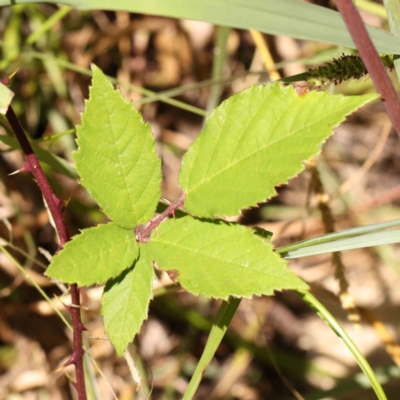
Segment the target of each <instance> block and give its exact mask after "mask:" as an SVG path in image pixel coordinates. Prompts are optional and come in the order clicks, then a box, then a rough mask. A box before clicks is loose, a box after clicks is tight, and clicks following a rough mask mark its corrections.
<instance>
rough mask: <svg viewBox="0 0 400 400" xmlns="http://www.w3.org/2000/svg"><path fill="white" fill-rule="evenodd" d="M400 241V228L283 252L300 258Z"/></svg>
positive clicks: (289, 257)
mask: <svg viewBox="0 0 400 400" xmlns="http://www.w3.org/2000/svg"><path fill="white" fill-rule="evenodd" d="M399 242H400V229H396V230H393V231H388V232H377V233H370V234H368V235H360V236H354V237H350V238H346V239H339V240H335V241H333V242H329V243H322V244H316V245H314V246H308V247H304V248H301V249H297V250H290V251H286V252H284V253H281V254H282V255H283V257H284V258H286V259H287V260H288V259H292V258H300V257H307V256H314V255H317V254H325V253H334V252H336V251H345V250H353V249H362V248H364V247H373V246H380V245H382V244H393V243H399Z"/></svg>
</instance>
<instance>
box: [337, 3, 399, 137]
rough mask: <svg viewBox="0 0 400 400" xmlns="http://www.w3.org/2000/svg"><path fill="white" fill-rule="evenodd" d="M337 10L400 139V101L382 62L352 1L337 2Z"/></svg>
mask: <svg viewBox="0 0 400 400" xmlns="http://www.w3.org/2000/svg"><path fill="white" fill-rule="evenodd" d="M336 5H337V8H338V10H339V12H340V14H341V15H342V18H343V20H344V22H345V24H346V26H347V29H348V31H349V33H350V35H351V37H352V39H353V41H354V43H355V45H356V47H357V50H358V52H359V53H360V57H361V58H362V60H363V62H364V64H365V66H366V67H367V70H368V73H369V75H370V76H371V79H372V81H373V82H374V85H375V87H376V90H377V92H378V93H379V94H380V96H381V98H382V101H383V104H384V105H385V108H386V111H387V113H388V115H389V117H390V119H391V121H392V124H393V127H394V129H395V130H396V132H397V134H398V135H399V137H400V101H399V97H398V95H397V93H396V90H395V88H394V86H393V84H392V81H391V80H390V78H389V76H388V74H387V72H386V70H385V67H384V66H383V63H382V60H381V59H380V57H379V54H378V52H377V51H376V49H375V47H374V44H373V43H372V40H371V38H370V37H369V35H368V32H367V29H366V28H365V25H364V22H363V20H362V19H361V16H360V13H359V12H358V10H357V8H356V7H355V5H354V4H353V1H352V0H336Z"/></svg>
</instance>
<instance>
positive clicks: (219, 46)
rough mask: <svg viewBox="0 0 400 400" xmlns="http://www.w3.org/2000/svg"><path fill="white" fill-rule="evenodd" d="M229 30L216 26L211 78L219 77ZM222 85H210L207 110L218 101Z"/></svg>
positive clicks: (225, 53)
mask: <svg viewBox="0 0 400 400" xmlns="http://www.w3.org/2000/svg"><path fill="white" fill-rule="evenodd" d="M230 32H231V28H227V27H225V26H219V27H218V33H217V40H216V43H215V47H214V58H213V66H212V72H211V77H212V79H215V80H217V79H221V78H222V74H223V70H224V65H225V62H226V57H227V54H228V47H227V44H228V38H229V34H230ZM221 92H222V87H221V86H219V85H212V86H211V95H210V98H209V100H208V104H207V111H208V112H211V111H212V110H214V108H215V107H217V105H218V104H219V103H220V98H221Z"/></svg>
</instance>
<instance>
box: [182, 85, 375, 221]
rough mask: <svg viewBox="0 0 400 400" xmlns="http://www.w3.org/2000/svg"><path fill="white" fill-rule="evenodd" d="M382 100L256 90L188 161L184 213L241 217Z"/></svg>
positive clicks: (222, 110)
mask: <svg viewBox="0 0 400 400" xmlns="http://www.w3.org/2000/svg"><path fill="white" fill-rule="evenodd" d="M376 97H377V95H375V94H369V95H364V96H352V97H344V96H341V95H330V94H328V93H326V92H316V91H312V92H310V93H307V94H305V95H302V96H299V95H298V94H297V93H296V91H295V90H294V89H293V88H292V87H281V86H280V85H279V84H271V85H266V86H265V85H258V86H253V87H251V88H249V89H247V90H245V91H243V92H242V93H239V94H237V95H235V96H232V97H231V98H230V99H228V100H226V101H225V102H224V103H222V104H221V106H219V107H218V108H216V109H215V110H214V112H213V113H212V114H211V115H210V117H209V118H208V120H207V124H206V126H205V129H204V131H203V132H202V133H201V134H200V135H199V136H198V138H197V139H196V140H195V142H194V143H193V144H192V146H191V147H190V149H189V150H188V152H187V153H186V154H185V156H184V158H183V161H182V169H181V172H180V176H179V183H180V186H181V187H182V189H183V190H184V191H185V192H186V199H185V207H186V209H187V210H188V211H189V212H190V213H192V214H194V215H196V216H199V217H214V216H232V215H238V214H239V213H240V210H241V209H243V208H247V207H250V206H255V205H256V204H257V203H259V202H261V201H265V200H266V199H268V198H270V197H272V196H274V195H275V194H276V191H275V186H277V185H282V184H284V183H286V182H287V181H288V179H289V178H292V177H293V176H295V175H296V174H298V173H299V172H300V171H302V170H303V169H304V166H303V164H302V161H303V160H306V159H308V158H310V157H312V156H314V155H315V154H317V153H318V152H319V151H320V146H321V144H322V143H323V141H324V140H325V139H326V138H327V137H328V136H329V135H330V134H331V133H332V129H333V128H334V127H335V126H336V125H337V124H339V123H340V122H341V121H343V120H344V118H345V117H346V115H347V114H349V113H351V112H353V111H354V110H356V109H357V108H359V107H361V106H362V105H364V104H365V103H367V102H369V101H371V100H373V99H375V98H376Z"/></svg>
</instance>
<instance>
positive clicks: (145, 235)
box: [135, 195, 185, 243]
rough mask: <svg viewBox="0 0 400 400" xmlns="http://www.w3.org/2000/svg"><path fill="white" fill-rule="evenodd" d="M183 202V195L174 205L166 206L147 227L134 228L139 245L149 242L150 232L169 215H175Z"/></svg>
mask: <svg viewBox="0 0 400 400" xmlns="http://www.w3.org/2000/svg"><path fill="white" fill-rule="evenodd" d="M184 202H185V195H183V196H182V197H181V198H180V199H179V200H177V201H176V202H175V203H172V204H170V205H169V206H168V208H167V209H165V210H164V211H163V212H162V213H161V214H160V215H159V216H158V217H157V218H156V219H155V220H153V221H151V222H150V223H149V225H148V226H147V227H146V228H145V229H143V228H142V227H140V226H139V227H137V228H136V230H135V231H136V235H137V240H138V242H140V243H145V242H147V241H148V240H149V238H150V235H151V232H153V230H154V229H155V228H156V227H157V226H158V225H160V224H161V222H163V221H164V219H165V218H167V217H168V216H169V215H172V214H175V211H176V210H177V209H178V208H179V207H181V206H183V203H184Z"/></svg>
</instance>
